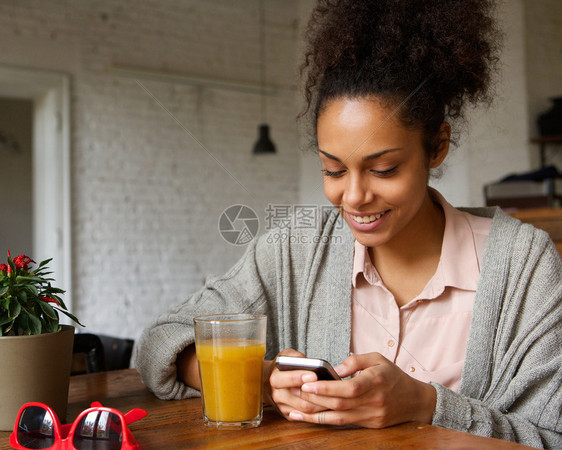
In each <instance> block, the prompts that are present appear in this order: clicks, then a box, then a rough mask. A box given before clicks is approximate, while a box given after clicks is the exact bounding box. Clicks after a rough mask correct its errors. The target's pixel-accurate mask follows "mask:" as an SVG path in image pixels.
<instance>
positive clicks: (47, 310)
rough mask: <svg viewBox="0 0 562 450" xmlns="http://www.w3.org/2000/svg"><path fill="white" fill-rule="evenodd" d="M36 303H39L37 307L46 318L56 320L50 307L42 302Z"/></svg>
mask: <svg viewBox="0 0 562 450" xmlns="http://www.w3.org/2000/svg"><path fill="white" fill-rule="evenodd" d="M37 303H39V306H40V307H41V309H42V310H43V312H44V313H45V315H46V316H48V317H50V318H51V319H55V320H56V319H57V316H56V314H55V310H54V309H53V308H52V307H51V305H49V304H48V303H47V302H44V301H43V300H39V301H38V302H37Z"/></svg>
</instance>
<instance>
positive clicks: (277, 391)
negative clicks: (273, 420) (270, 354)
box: [269, 349, 323, 418]
mask: <svg viewBox="0 0 562 450" xmlns="http://www.w3.org/2000/svg"><path fill="white" fill-rule="evenodd" d="M279 355H283V356H296V357H304V356H305V355H304V354H302V353H301V352H298V351H296V350H293V349H285V350H283V351H282V352H281V353H279ZM316 380H317V376H316V374H315V373H313V372H311V371H309V370H289V371H281V370H279V369H277V368H273V369H272V370H271V375H270V376H269V388H270V397H271V400H272V401H273V404H274V406H275V407H276V408H277V410H278V411H279V412H280V413H281V414H282V415H284V416H285V417H286V418H289V417H288V416H289V413H290V412H291V411H292V410H295V409H297V410H299V411H304V412H305V413H316V412H319V411H321V410H322V409H323V408H322V407H320V406H318V405H314V404H313V403H311V402H308V401H307V400H305V399H303V398H302V397H301V390H300V387H301V386H302V385H303V383H307V382H313V381H316Z"/></svg>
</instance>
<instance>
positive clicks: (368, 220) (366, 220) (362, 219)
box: [350, 213, 385, 223]
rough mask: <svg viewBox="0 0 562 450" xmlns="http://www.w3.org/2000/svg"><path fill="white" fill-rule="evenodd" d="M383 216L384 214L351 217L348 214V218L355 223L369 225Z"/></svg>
mask: <svg viewBox="0 0 562 450" xmlns="http://www.w3.org/2000/svg"><path fill="white" fill-rule="evenodd" d="M384 214H385V213H379V214H376V215H374V216H353V215H351V214H350V216H351V218H352V219H353V220H355V222H357V223H371V222H374V221H375V220H378V219H380V218H381V217H382V216H384Z"/></svg>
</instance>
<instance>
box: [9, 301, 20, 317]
mask: <svg viewBox="0 0 562 450" xmlns="http://www.w3.org/2000/svg"><path fill="white" fill-rule="evenodd" d="M20 313H21V305H20V303H19V302H18V301H12V302H10V306H9V308H8V315H9V316H10V317H11V318H13V319H15V318H16V317H18V316H19V315H20Z"/></svg>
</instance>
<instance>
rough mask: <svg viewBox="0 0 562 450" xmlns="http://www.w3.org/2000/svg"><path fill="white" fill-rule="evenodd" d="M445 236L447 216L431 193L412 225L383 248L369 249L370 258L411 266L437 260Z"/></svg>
mask: <svg viewBox="0 0 562 450" xmlns="http://www.w3.org/2000/svg"><path fill="white" fill-rule="evenodd" d="M444 233H445V214H444V212H443V209H442V208H441V205H439V204H438V203H435V202H434V201H433V200H432V198H431V196H430V194H429V192H427V194H426V197H425V199H424V202H423V204H422V207H421V208H420V211H419V212H418V213H417V215H416V216H415V217H414V218H413V219H412V220H411V221H410V223H409V224H408V225H406V227H405V228H404V229H403V230H402V231H401V232H400V233H399V234H398V235H396V236H395V237H394V238H393V239H392V240H391V241H389V242H387V243H386V244H384V245H381V246H379V247H371V248H369V256H370V257H371V261H373V264H374V263H375V261H380V260H381V259H384V260H387V261H388V260H394V261H397V262H398V261H400V262H401V263H406V264H408V265H411V264H415V263H416V262H422V261H427V260H428V259H430V260H434V259H435V258H437V261H438V260H439V257H440V255H441V247H442V245H443V235H444Z"/></svg>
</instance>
